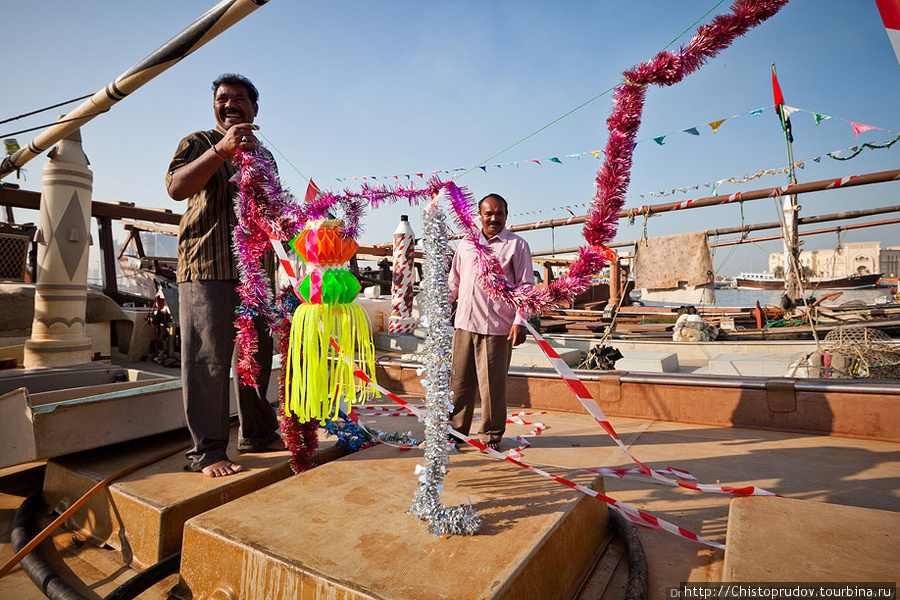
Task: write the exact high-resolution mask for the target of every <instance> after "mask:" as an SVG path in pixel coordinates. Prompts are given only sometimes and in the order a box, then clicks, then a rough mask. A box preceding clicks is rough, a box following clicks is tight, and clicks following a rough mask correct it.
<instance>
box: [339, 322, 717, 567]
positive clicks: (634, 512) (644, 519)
mask: <svg viewBox="0 0 900 600" xmlns="http://www.w3.org/2000/svg"><path fill="white" fill-rule="evenodd" d="M331 346H332V348H334V349H335V350H336V351H338V353H340V348H339V346H338V345H337V343H336V342H335V341H334V340H333V339H332V340H331ZM344 359H345V360H346V361H347V364H348V365H349V366H350V367H352V368H353V372H354V374H355V375H356V376H357V377H358V378H359V379H360V380H362V381H363V382H365V383H367V384H368V385H370V386H372V387H373V388H375V389H376V390H378V391H379V392H380V393H381V394H383V395H385V396H387V397H388V398H390V399H391V400H393V401H394V402H396V403H398V404H400V406H402V407H403V408H405V409H406V410H408V411H410V412H412V413H413V414H415V415H416V416H417V417H419V418H420V419H425V412H424V411H422V410H420V409H419V408H417V407H416V406H414V405H412V404H410V403H409V402H407V401H406V400H404V399H403V398H401V397H399V396H397V395H396V394H394V393H393V392H391V391H389V390H387V389H385V388H383V387H381V386H380V385H378V383H376V382H375V381H373V380H372V379H371V378H370V377H369V376H368V375H366V373H365V372H364V371H363V370H362V369H360V368H359V367H358V366H357V364H356V363H355V362H354V360H353V359H352V358H351V357H349V356H344ZM450 433H451V434H452V435H453V436H454V437H457V438H459V439H460V440H463V441H464V442H466V443H467V444H469V445H471V446H475V447H476V448H478V449H479V450H481V451H482V452H485V453H487V454H490V455H491V456H493V457H494V458H499V459H501V460H505V461H507V462H510V463H512V464H514V465H517V466H519V467H522V468H523V469H526V470H528V471H531V472H532V473H535V474H537V475H540V476H541V477H545V478H547V479H552V480H553V481H556V482H558V483H561V484H563V485H565V486H567V487H570V488H572V489H573V490H576V491H579V492H581V493H582V494H585V495H587V496H590V497H592V498H596V499H597V500H600V501H601V502H605V503H606V504H607V505H608V506H610V507H612V508H614V509H615V510H618V511H619V512H620V513H621V514H622V515H623V516H625V518H627V519H628V520H629V521H631V522H632V523H635V524H638V525H643V526H645V527H650V528H652V529H660V530H663V531H667V532H669V533H671V534H674V535H677V536H678V537H681V538H684V539H688V540H692V541H695V542H699V543H701V544H705V545H707V546H711V547H713V548H718V549H720V550H724V549H725V545H724V544H721V543H719V542H714V541H712V540H708V539H706V538H704V537H703V536H701V535H699V534H696V533H694V532H693V531H690V530H688V529H685V528H683V527H679V526H678V525H675V524H674V523H670V522H668V521H666V520H664V519H660V518H659V517H656V516H654V515H652V514H650V513H648V512H646V511H643V510H641V509H639V508H636V507H634V506H631V505H630V504H626V503H624V502H620V501H619V500H616V499H615V498H612V497H610V496H607V495H606V494H601V493H600V492H598V491H596V490H592V489H591V488H588V487H585V486H583V485H581V484H578V483H575V482H574V481H570V480H568V479H565V478H564V477H559V476H558V475H554V474H552V473H548V472H547V471H544V470H542V469H538V468H537V467H532V466H531V465H527V464H525V463H523V462H521V461H519V460H517V459H515V458H513V457H511V456H507V455H505V454H503V453H501V452H498V451H497V450H493V449H491V448H488V447H487V446H485V445H484V444H483V443H481V442H480V441H479V440H477V439H474V438H470V437H469V436H467V435H463V434H462V433H460V432H458V431H456V430H455V429H452V428H450Z"/></svg>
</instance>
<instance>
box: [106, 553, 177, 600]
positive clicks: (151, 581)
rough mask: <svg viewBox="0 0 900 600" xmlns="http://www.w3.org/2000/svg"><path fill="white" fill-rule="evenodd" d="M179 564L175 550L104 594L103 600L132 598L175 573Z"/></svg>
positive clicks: (129, 599)
mask: <svg viewBox="0 0 900 600" xmlns="http://www.w3.org/2000/svg"><path fill="white" fill-rule="evenodd" d="M180 566H181V552H176V553H175V554H173V555H172V556H169V557H166V558H164V559H162V560H161V561H159V562H158V563H156V564H155V565H153V566H152V567H148V568H147V569H144V570H143V571H141V572H140V573H138V574H137V575H135V576H134V577H132V578H131V579H129V580H128V581H126V582H125V583H123V584H122V585H120V586H119V587H117V588H116V589H114V590H113V591H111V592H110V593H109V594H107V595H106V596H104V597H103V600H134V598H137V597H138V596H140V595H141V594H142V593H143V592H146V591H147V590H149V589H150V588H151V587H153V586H154V585H156V584H157V583H159V582H160V581H162V580H163V579H165V578H166V577H168V576H169V575H172V574H173V573H177V572H178V568H179V567H180Z"/></svg>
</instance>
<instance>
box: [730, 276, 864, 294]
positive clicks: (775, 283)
mask: <svg viewBox="0 0 900 600" xmlns="http://www.w3.org/2000/svg"><path fill="white" fill-rule="evenodd" d="M880 280H881V273H866V274H862V275H850V276H849V277H812V278H810V279H809V284H808V287H809V288H810V289H819V290H832V289H837V290H861V289H866V288H874V287H875V286H876V285H878V282H879V281H880ZM734 281H735V284H736V285H737V287H738V289H753V290H777V289H781V288H783V287H784V281H783V280H782V279H779V278H777V277H775V276H774V275H772V274H771V273H741V274H740V275H738V276H737V277H735V278H734Z"/></svg>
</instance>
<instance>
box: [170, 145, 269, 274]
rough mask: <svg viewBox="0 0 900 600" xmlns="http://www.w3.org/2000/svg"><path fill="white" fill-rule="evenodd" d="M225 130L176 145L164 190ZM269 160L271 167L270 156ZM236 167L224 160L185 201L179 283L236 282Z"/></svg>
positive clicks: (179, 242) (180, 238)
mask: <svg viewBox="0 0 900 600" xmlns="http://www.w3.org/2000/svg"><path fill="white" fill-rule="evenodd" d="M224 136H225V130H224V129H222V128H217V129H212V130H209V131H197V132H194V133H192V134H190V135H189V136H187V137H186V138H184V139H183V140H181V143H180V144H178V150H177V151H176V152H175V156H174V157H173V158H172V162H171V163H169V170H168V172H167V173H166V186H167V187H168V185H169V184H170V183H171V182H172V174H173V173H174V172H175V171H177V170H178V169H179V168H181V167H183V166H184V165H186V164H188V163H190V162H192V161H194V160H196V159H198V158H199V157H200V155H202V154H203V153H204V152H206V151H207V150H209V149H210V148H211V147H212V146H213V144H215V143H217V142H219V141H221V140H222V138H223V137H224ZM269 158H270V160H272V163H273V164H274V160H273V159H272V157H271V155H270V156H269ZM236 172H237V167H236V166H235V165H234V164H232V162H231V161H230V160H226V161H225V162H224V163H223V164H222V166H221V167H220V168H219V170H218V171H216V172H215V174H214V175H213V176H212V177H211V178H210V180H209V182H207V184H206V186H204V188H203V189H202V190H200V191H199V192H198V193H196V194H195V195H193V196H191V197H190V198H188V200H187V210H185V211H184V214H183V215H182V217H181V224H180V225H179V231H178V281H179V282H182V281H193V280H197V279H238V278H239V273H238V268H237V261H236V260H235V257H234V253H233V250H232V239H233V231H234V227H235V224H236V223H237V218H236V217H235V214H234V197H235V194H237V191H238V186H237V183H235V182H233V181H231V179H232V177H233V176H234V174H235V173H236Z"/></svg>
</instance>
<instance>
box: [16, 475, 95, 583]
mask: <svg viewBox="0 0 900 600" xmlns="http://www.w3.org/2000/svg"><path fill="white" fill-rule="evenodd" d="M43 504H44V498H43V496H42V494H41V491H40V490H38V491H37V492H35V493H33V494H31V495H30V496H28V497H27V498H25V501H24V502H22V504H21V505H20V506H19V508H18V510H16V514H15V516H14V517H13V522H12V533H11V534H10V542H11V543H12V547H13V552H18V551H19V550H21V549H22V548H24V547H25V546H26V545H28V543H29V542H30V541H31V538H32V536H31V534H30V532H29V530H30V529H31V528H30V523H31V519H32V516H33V515H34V513H35V512H36V511H37V509H38V508H39V507H40V506H42V505H43ZM20 564H21V565H22V570H23V571H25V573H26V574H27V575H28V577H29V578H31V581H33V582H34V584H35V585H36V586H38V588H40V590H41V591H42V592H44V595H45V596H47V597H48V598H50V600H84V597H83V596H81V594H79V593H78V592H76V591H75V590H73V589H72V588H70V587H69V586H68V585H67V584H66V583H65V582H63V580H62V579H60V578H59V575H57V574H56V573H54V572H53V570H52V569H50V567H48V566H47V563H45V562H44V561H43V560H42V559H41V558H40V557H39V556H38V553H37V551H36V550H33V551H31V552H29V553H28V554H27V555H26V556H25V558H23V559H22V562H21V563H20Z"/></svg>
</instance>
